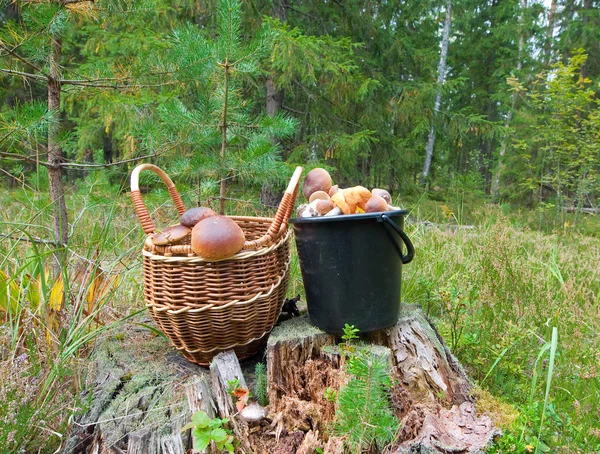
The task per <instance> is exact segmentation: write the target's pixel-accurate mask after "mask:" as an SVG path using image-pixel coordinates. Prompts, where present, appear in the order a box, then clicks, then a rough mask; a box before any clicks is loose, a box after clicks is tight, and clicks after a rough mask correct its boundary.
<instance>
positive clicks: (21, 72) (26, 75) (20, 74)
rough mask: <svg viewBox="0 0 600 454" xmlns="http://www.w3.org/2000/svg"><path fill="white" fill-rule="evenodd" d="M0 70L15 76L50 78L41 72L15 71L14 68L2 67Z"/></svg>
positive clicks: (37, 78) (36, 78)
mask: <svg viewBox="0 0 600 454" xmlns="http://www.w3.org/2000/svg"><path fill="white" fill-rule="evenodd" d="M0 72H3V73H6V74H12V75H13V76H22V77H27V78H28V79H34V80H48V77H46V76H41V75H39V74H31V73H26V72H23V71H15V70H14V69H6V68H0Z"/></svg>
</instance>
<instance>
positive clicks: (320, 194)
mask: <svg viewBox="0 0 600 454" xmlns="http://www.w3.org/2000/svg"><path fill="white" fill-rule="evenodd" d="M330 198H331V197H329V194H327V193H326V192H325V191H315V192H313V193H312V194H311V195H310V197H309V198H308V202H309V203H312V202H314V201H315V200H329V199H330Z"/></svg>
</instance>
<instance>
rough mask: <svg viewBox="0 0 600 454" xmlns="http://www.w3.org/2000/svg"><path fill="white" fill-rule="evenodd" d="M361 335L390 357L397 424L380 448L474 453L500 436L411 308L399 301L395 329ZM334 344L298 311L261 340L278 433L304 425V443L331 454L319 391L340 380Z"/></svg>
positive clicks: (336, 447)
mask: <svg viewBox="0 0 600 454" xmlns="http://www.w3.org/2000/svg"><path fill="white" fill-rule="evenodd" d="M363 337H364V338H365V339H367V340H368V341H370V342H372V343H373V344H375V345H380V346H382V347H386V348H385V349H384V350H379V351H377V348H376V347H375V346H374V345H372V346H370V347H369V348H371V349H372V350H373V351H374V352H375V354H379V355H386V354H387V355H390V361H391V366H392V374H393V377H394V379H395V382H396V384H395V386H394V387H393V389H392V395H391V398H392V402H393V406H394V409H395V413H396V416H397V417H398V419H399V420H400V421H401V427H402V428H401V431H400V434H399V438H398V442H397V444H396V445H395V446H390V447H388V448H387V451H386V452H389V453H446V452H453V453H477V452H481V451H482V450H483V449H484V448H485V447H486V446H487V445H489V443H490V442H491V440H492V439H493V437H494V436H496V435H498V434H499V431H498V430H497V429H496V428H495V427H494V425H493V423H492V421H491V419H490V418H489V417H488V416H485V415H483V416H479V415H477V414H476V412H475V406H474V400H473V397H472V395H471V390H472V384H471V382H470V381H469V379H468V377H467V376H466V374H465V372H464V370H463V369H462V367H461V366H460V364H459V363H458V361H457V360H456V358H454V356H452V354H451V353H450V351H449V350H448V348H447V347H446V346H445V344H444V342H443V340H442V339H441V337H440V336H439V334H438V333H437V331H436V330H435V328H434V327H433V326H432V325H431V323H430V322H429V321H428V320H427V318H426V317H425V316H424V314H423V312H422V311H421V309H420V308H419V307H418V306H412V305H405V306H403V315H402V317H401V318H400V319H399V320H398V323H397V324H396V325H395V326H394V327H392V328H390V329H387V330H383V331H380V332H375V333H370V334H368V335H366V336H363ZM335 342H336V338H335V336H333V335H330V334H326V333H324V332H322V331H320V330H318V329H317V328H315V327H313V326H312V325H310V323H309V321H308V317H307V316H303V317H299V318H297V319H293V320H290V321H288V322H286V323H284V324H282V325H281V326H279V327H276V328H275V329H274V330H273V333H272V334H271V337H270V338H269V342H268V345H267V371H268V378H269V408H270V415H271V416H273V418H274V422H277V424H279V426H278V431H279V434H281V433H283V432H284V430H288V431H290V430H291V431H294V430H300V431H303V432H305V433H306V438H305V439H309V438H310V445H311V446H313V447H318V448H320V449H322V450H323V452H330V453H336V452H343V448H342V446H341V445H340V442H341V439H339V438H336V437H330V438H327V437H322V435H323V434H324V428H325V426H326V425H327V424H328V423H329V422H331V421H332V420H333V418H334V415H335V408H334V404H333V403H332V402H330V401H328V400H327V399H326V398H325V397H324V396H325V394H326V392H327V389H334V390H337V389H339V388H340V387H341V386H342V385H343V384H344V383H345V380H346V377H345V374H344V373H343V371H342V370H341V368H340V364H341V362H342V359H341V358H340V355H339V352H336V350H335V349H331V348H330V347H331V346H332V345H335ZM380 348H381V347H380ZM284 428H285V429H284ZM315 433H319V434H321V438H320V443H317V442H315V440H314V438H315ZM317 438H318V437H317ZM299 446H301V445H299ZM313 449H314V448H313Z"/></svg>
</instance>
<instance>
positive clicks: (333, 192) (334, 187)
mask: <svg viewBox="0 0 600 454" xmlns="http://www.w3.org/2000/svg"><path fill="white" fill-rule="evenodd" d="M340 191H341V189H340V187H339V186H338V185H337V184H336V185H335V186H331V189H330V190H329V197H333V194H335V193H336V192H340Z"/></svg>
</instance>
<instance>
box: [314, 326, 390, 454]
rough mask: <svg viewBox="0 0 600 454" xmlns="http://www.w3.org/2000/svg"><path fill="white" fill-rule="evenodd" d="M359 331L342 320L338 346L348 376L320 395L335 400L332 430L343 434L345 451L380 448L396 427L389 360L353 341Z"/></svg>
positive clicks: (379, 450)
mask: <svg viewBox="0 0 600 454" xmlns="http://www.w3.org/2000/svg"><path fill="white" fill-rule="evenodd" d="M358 333H359V329H358V328H356V327H355V326H354V325H349V324H347V323H346V324H345V326H344V334H343V335H342V340H343V342H341V343H340V344H338V348H339V349H340V351H341V352H342V353H343V354H344V355H345V358H346V361H345V370H346V372H347V373H348V375H349V376H350V379H349V381H348V383H347V384H346V385H344V386H343V387H342V388H341V389H340V390H339V391H335V390H333V389H331V388H327V389H326V390H325V393H324V396H323V397H324V398H325V399H326V400H328V401H330V402H334V401H335V402H336V412H335V420H334V431H335V433H336V434H337V435H340V436H342V437H344V439H345V448H346V451H345V452H353V453H360V452H364V451H365V450H366V451H369V452H373V450H375V452H381V451H382V449H383V448H384V447H385V446H386V445H388V444H389V443H390V442H391V441H392V439H393V437H394V435H395V434H396V430H397V429H398V421H397V419H396V417H395V416H394V413H393V412H392V410H391V406H390V402H389V391H390V388H391V386H392V381H391V378H390V367H389V361H388V358H385V357H382V356H379V355H377V354H375V353H373V352H371V351H369V350H368V349H366V348H361V347H360V346H357V345H355V342H356V340H357V339H358V338H359V337H358Z"/></svg>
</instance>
